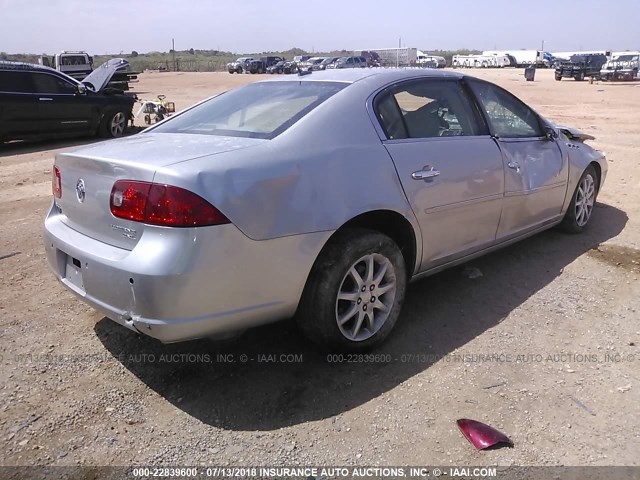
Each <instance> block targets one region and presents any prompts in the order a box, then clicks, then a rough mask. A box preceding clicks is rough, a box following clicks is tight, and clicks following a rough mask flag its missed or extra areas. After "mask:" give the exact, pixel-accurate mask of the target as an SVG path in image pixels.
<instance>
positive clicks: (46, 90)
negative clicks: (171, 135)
mask: <svg viewBox="0 0 640 480" xmlns="http://www.w3.org/2000/svg"><path fill="white" fill-rule="evenodd" d="M112 70H113V71H112ZM116 70H117V68H116V67H111V66H106V64H105V68H103V69H102V68H98V69H96V70H94V72H93V73H92V74H91V75H89V76H88V77H87V78H85V80H84V81H86V84H84V83H80V82H78V81H77V80H74V79H73V78H71V77H69V76H68V75H65V74H64V73H61V72H58V71H57V70H54V69H52V68H48V67H43V66H41V65H32V64H28V63H20V62H0V142H2V141H7V140H15V139H24V138H28V137H34V136H37V137H43V136H62V135H65V136H66V135H81V134H92V135H94V134H100V135H102V136H105V137H119V136H121V135H122V134H123V132H124V130H125V129H126V127H127V123H128V122H129V120H130V119H131V118H132V114H131V110H132V109H133V104H134V102H135V100H136V97H135V95H127V94H124V93H123V92H122V91H121V90H114V89H112V88H107V87H106V85H107V83H108V82H109V80H110V79H111V78H112V76H113V74H115V72H116Z"/></svg>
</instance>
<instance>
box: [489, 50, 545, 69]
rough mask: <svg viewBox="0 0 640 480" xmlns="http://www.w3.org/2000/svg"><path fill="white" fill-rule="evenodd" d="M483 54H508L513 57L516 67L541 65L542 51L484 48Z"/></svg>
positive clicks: (542, 60)
mask: <svg viewBox="0 0 640 480" xmlns="http://www.w3.org/2000/svg"><path fill="white" fill-rule="evenodd" d="M482 54H483V55H510V56H512V57H513V58H514V59H515V62H516V65H515V66H516V67H533V66H543V65H544V64H545V63H544V52H541V51H540V50H485V51H484V52H482Z"/></svg>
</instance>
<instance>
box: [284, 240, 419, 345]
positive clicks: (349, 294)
mask: <svg viewBox="0 0 640 480" xmlns="http://www.w3.org/2000/svg"><path fill="white" fill-rule="evenodd" d="M406 283H407V275H406V267H405V263H404V258H403V256H402V253H401V252H400V249H399V248H398V246H397V245H396V243H395V242H394V241H393V240H391V239H390V238H389V237H387V236H386V235H383V234H381V233H379V232H376V231H373V230H366V229H350V230H346V231H345V232H343V233H339V234H337V237H336V238H333V239H331V240H330V243H329V244H328V245H327V246H326V247H325V248H324V249H323V251H322V252H321V253H320V256H319V257H318V259H317V260H316V262H315V264H314V266H313V268H312V270H311V273H310V275H309V279H308V280H307V284H306V286H305V289H304V292H303V294H302V298H301V300H300V305H299V307H298V312H297V313H296V323H297V324H298V327H299V328H300V329H301V330H302V332H303V333H304V334H305V336H307V337H308V338H309V339H310V340H311V341H313V342H315V343H317V344H319V345H321V346H322V347H325V348H328V349H330V350H332V351H344V352H361V351H366V350H369V349H371V348H373V347H375V346H377V345H379V344H381V343H382V342H383V341H384V340H385V339H386V338H387V336H388V335H389V333H390V332H391V330H392V329H393V327H394V325H395V324H396V321H397V320H398V316H399V314H400V309H401V307H402V302H403V300H404V294H405V289H406Z"/></svg>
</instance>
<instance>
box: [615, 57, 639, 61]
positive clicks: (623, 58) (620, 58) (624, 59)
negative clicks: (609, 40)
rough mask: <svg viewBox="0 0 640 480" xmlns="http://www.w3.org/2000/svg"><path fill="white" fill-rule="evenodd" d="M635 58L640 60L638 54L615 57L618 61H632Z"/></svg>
mask: <svg viewBox="0 0 640 480" xmlns="http://www.w3.org/2000/svg"><path fill="white" fill-rule="evenodd" d="M634 60H635V61H637V60H638V55H620V56H619V57H618V58H616V59H615V61H616V62H631V61H634Z"/></svg>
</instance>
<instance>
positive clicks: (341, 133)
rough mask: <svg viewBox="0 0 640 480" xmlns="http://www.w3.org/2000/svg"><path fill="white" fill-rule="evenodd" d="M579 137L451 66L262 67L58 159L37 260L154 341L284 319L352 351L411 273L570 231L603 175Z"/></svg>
mask: <svg viewBox="0 0 640 480" xmlns="http://www.w3.org/2000/svg"><path fill="white" fill-rule="evenodd" d="M588 138H592V137H589V136H588V135H585V134H582V133H580V132H578V131H576V130H573V129H570V128H567V127H559V126H556V125H554V124H552V123H551V122H550V121H548V120H546V119H544V118H543V117H541V116H540V115H538V114H537V113H536V112H535V111H534V110H532V109H531V108H529V107H528V106H527V105H525V104H524V103H523V102H521V101H520V100H519V99H517V98H516V97H514V96H513V95H511V94H510V93H509V92H507V91H506V90H504V89H502V88H500V87H498V86H496V85H493V84H491V83H488V82H485V81H481V80H477V79H474V78H471V77H468V76H465V75H462V74H458V73H451V72H443V71H438V70H431V69H425V70H403V69H351V70H334V71H325V72H313V73H311V74H305V75H300V76H298V77H296V78H291V77H277V78H275V79H271V80H267V81H262V82H257V83H252V84H250V85H246V86H244V87H241V88H238V89H236V90H232V91H229V92H226V93H223V94H221V95H219V96H217V97H215V98H211V99H209V100H207V101H205V102H202V103H200V104H198V105H196V106H194V107H192V108H190V109H188V110H186V111H184V112H182V113H179V114H177V115H176V116H174V117H172V118H170V119H168V120H166V121H165V122H163V123H161V124H159V125H157V126H153V127H151V128H148V129H147V130H145V131H144V132H143V133H141V134H139V135H136V136H134V137H129V138H125V139H119V140H114V141H111V142H106V143H103V144H98V145H92V146H86V147H83V148H81V149H79V150H76V151H74V152H70V153H58V154H57V155H56V159H55V164H54V167H53V177H52V178H53V193H54V199H53V203H52V206H51V209H50V211H49V213H48V215H47V218H46V220H45V234H44V239H45V240H44V242H45V249H46V254H47V258H48V261H49V265H50V267H51V269H52V270H53V272H54V274H55V276H56V277H57V278H58V279H59V280H60V281H61V282H62V283H63V284H64V285H65V286H66V287H67V288H68V289H70V290H71V291H73V292H74V293H75V294H76V295H77V296H78V297H79V298H80V299H82V300H83V301H85V302H87V303H89V304H90V305H93V306H94V307H95V308H96V309H98V310H100V311H101V312H103V313H104V314H105V315H106V316H107V317H109V318H111V319H112V320H114V321H116V322H118V323H120V324H121V325H123V326H126V327H128V328H129V329H131V330H133V331H136V332H140V333H143V334H146V335H149V336H151V337H155V338H157V339H160V340H162V341H164V342H175V341H182V340H189V339H193V338H200V337H206V336H210V335H214V334H220V333H228V332H231V331H234V330H240V329H244V328H247V327H251V326H255V325H259V324H263V323H267V322H272V321H276V320H279V319H283V318H287V317H291V316H294V315H295V318H296V321H297V324H298V325H299V327H300V328H301V329H302V331H303V332H305V334H306V335H307V336H308V337H309V338H310V339H311V340H313V341H315V342H317V343H319V344H321V345H323V346H326V347H328V348H331V349H341V350H347V351H360V350H363V349H368V348H371V347H373V346H375V345H378V344H380V342H382V341H383V340H384V339H385V338H386V337H387V336H388V335H389V333H390V332H391V330H392V329H393V327H394V325H395V323H396V321H397V319H398V316H399V313H400V308H401V306H402V303H403V299H404V296H405V290H406V286H407V283H408V282H409V281H410V280H413V279H417V278H420V277H422V276H425V275H429V274H432V273H435V272H438V271H441V270H443V269H445V268H448V267H451V266H454V265H457V264H460V263H462V262H465V261H467V260H469V259H471V258H474V257H476V256H479V255H481V254H483V253H486V252H489V251H492V250H495V249H497V248H500V247H503V246H506V245H509V244H511V243H513V242H515V241H517V240H520V239H522V238H525V237H528V236H530V235H533V234H535V233H537V232H540V231H542V230H545V229H547V228H550V227H552V226H554V225H561V226H562V227H563V228H564V229H565V230H567V231H569V232H580V231H582V230H583V229H584V228H585V227H586V226H587V225H588V223H589V220H590V218H591V215H592V212H593V208H594V202H595V200H596V196H597V194H598V191H599V189H600V188H601V186H602V183H603V181H604V179H605V175H606V172H607V163H606V160H605V157H604V154H603V153H602V152H599V151H596V150H594V149H592V148H591V147H589V146H588V145H587V144H585V143H584V140H586V139H588ZM432 300H433V299H432ZM436 301H437V300H436Z"/></svg>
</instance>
